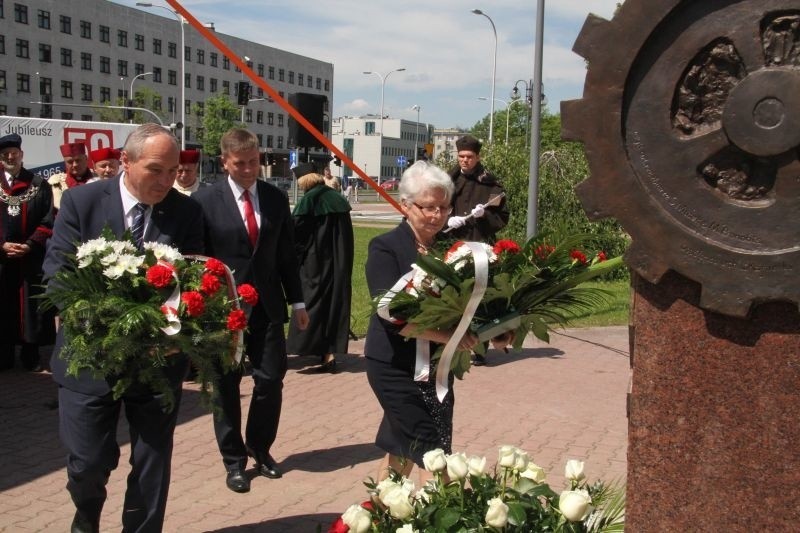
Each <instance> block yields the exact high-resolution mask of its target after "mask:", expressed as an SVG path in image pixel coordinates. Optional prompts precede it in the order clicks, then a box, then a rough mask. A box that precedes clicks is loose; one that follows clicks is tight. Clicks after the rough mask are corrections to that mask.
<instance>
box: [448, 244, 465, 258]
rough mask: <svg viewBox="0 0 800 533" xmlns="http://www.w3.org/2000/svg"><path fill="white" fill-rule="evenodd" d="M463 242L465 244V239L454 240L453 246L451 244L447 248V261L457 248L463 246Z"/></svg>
mask: <svg viewBox="0 0 800 533" xmlns="http://www.w3.org/2000/svg"><path fill="white" fill-rule="evenodd" d="M462 244H464V241H456V242H454V243H453V246H451V247H450V249H449V250H447V251H446V252H445V253H444V260H445V261H447V258H448V257H450V256H451V255H452V254H454V253H455V251H456V250H458V249H459V248H461V245H462Z"/></svg>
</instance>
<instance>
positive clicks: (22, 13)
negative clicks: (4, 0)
mask: <svg viewBox="0 0 800 533" xmlns="http://www.w3.org/2000/svg"><path fill="white" fill-rule="evenodd" d="M14 22H19V23H20V24H27V23H28V6H23V5H22V4H14Z"/></svg>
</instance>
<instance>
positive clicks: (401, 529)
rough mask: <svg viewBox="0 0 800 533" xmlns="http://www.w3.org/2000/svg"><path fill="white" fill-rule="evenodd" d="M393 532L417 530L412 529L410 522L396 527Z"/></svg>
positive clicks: (413, 532)
mask: <svg viewBox="0 0 800 533" xmlns="http://www.w3.org/2000/svg"><path fill="white" fill-rule="evenodd" d="M395 533H419V531H418V530H416V529H414V527H413V526H412V525H411V524H405V525H403V526H402V527H398V528H397V530H396V531H395Z"/></svg>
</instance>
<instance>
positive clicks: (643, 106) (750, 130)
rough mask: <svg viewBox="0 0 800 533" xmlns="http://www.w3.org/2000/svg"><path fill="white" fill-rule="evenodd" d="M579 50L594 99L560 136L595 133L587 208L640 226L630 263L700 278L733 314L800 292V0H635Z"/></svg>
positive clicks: (705, 302) (710, 296) (799, 296)
mask: <svg viewBox="0 0 800 533" xmlns="http://www.w3.org/2000/svg"><path fill="white" fill-rule="evenodd" d="M574 50H575V52H576V53H578V54H579V55H581V56H582V57H583V58H585V59H586V60H587V62H588V68H587V74H586V81H585V86H584V93H583V94H584V97H583V98H582V99H580V100H573V101H569V102H563V103H562V106H561V115H562V124H563V126H562V135H563V136H564V138H567V139H572V140H578V141H582V142H583V143H584V145H585V149H586V156H587V159H588V161H589V168H590V177H589V178H588V179H586V180H585V181H584V182H582V183H581V184H579V185H578V187H577V192H578V196H579V197H580V199H581V202H582V203H583V206H584V209H585V210H586V212H587V214H588V216H589V217H590V218H592V219H595V220H596V219H599V218H604V217H615V218H616V219H617V220H619V222H620V223H621V224H622V226H623V227H624V228H625V230H626V231H627V232H628V233H629V234H630V235H631V237H632V238H633V243H632V245H631V247H630V249H629V250H628V252H627V253H626V255H625V258H626V262H627V263H628V265H629V266H630V267H631V268H633V269H634V270H636V271H637V272H638V273H639V274H640V275H641V276H642V277H644V278H645V279H647V280H649V281H651V282H654V283H656V282H658V280H659V279H660V278H661V276H662V275H663V274H664V273H666V271H667V270H670V269H671V270H674V271H676V272H678V273H680V274H682V275H683V276H685V277H687V278H689V279H692V280H694V281H697V282H698V283H700V284H701V285H702V295H701V301H700V305H701V306H702V307H703V308H706V309H709V310H713V311H717V312H721V313H724V314H728V315H734V316H746V315H747V314H748V312H749V309H750V307H751V305H752V304H754V303H760V302H764V301H771V300H784V301H790V302H794V303H795V304H797V303H798V302H800V272H798V264H800V150H798V147H800V9H799V8H798V4H797V0H739V1H734V0H702V1H701V0H692V1H690V0H684V1H680V0H627V1H626V2H625V3H624V4H622V6H621V7H620V8H619V9H618V11H617V13H616V14H615V16H614V18H613V19H612V20H611V21H607V20H605V19H602V18H599V17H596V16H594V15H590V16H589V17H588V18H587V20H586V22H585V24H584V26H583V29H582V30H581V33H580V35H579V37H578V39H577V41H576V43H575V46H574Z"/></svg>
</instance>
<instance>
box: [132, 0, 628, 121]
mask: <svg viewBox="0 0 800 533" xmlns="http://www.w3.org/2000/svg"><path fill="white" fill-rule="evenodd" d="M619 1H620V0H550V2H545V24H544V37H543V39H544V46H543V68H542V82H543V86H544V87H543V89H544V94H545V96H546V99H547V100H546V101H547V108H548V110H550V111H551V112H558V111H559V103H560V102H561V101H562V100H571V99H575V98H580V97H581V94H582V91H583V80H584V76H585V72H586V71H585V65H584V61H583V58H581V57H579V56H578V55H577V54H575V53H573V52H572V45H573V44H574V42H575V39H576V38H577V36H578V33H579V32H580V29H581V27H582V26H583V22H584V20H585V19H586V17H587V15H588V14H589V13H590V12H591V13H594V14H596V15H599V16H601V17H603V18H606V19H610V18H611V17H612V15H613V13H614V9H615V8H616V5H617V3H618V2H619ZM116 3H119V4H123V5H127V6H135V4H136V0H117V1H116ZM153 3H158V2H157V0H156V1H155V2H153ZM165 5H167V4H165ZM182 5H183V6H184V7H185V8H186V9H187V10H188V11H189V12H190V13H192V15H193V16H194V17H195V18H197V19H198V20H200V21H202V22H205V23H207V22H213V23H214V26H215V28H216V30H217V32H218V33H223V34H228V35H234V36H236V37H240V38H242V39H247V40H250V41H254V42H257V43H260V44H264V45H268V46H272V47H275V48H280V49H282V50H286V51H289V52H293V53H296V54H300V55H304V56H308V57H312V58H315V59H319V60H322V61H326V62H330V63H332V64H333V66H334V80H333V116H334V117H340V116H343V115H347V116H360V115H364V114H367V113H375V114H378V113H379V112H380V107H381V106H380V99H381V80H380V79H379V77H378V76H376V75H365V74H363V72H364V71H374V72H379V73H381V74H383V75H385V74H386V73H388V72H390V71H392V70H395V69H398V68H405V69H406V70H405V71H404V72H394V73H392V74H391V75H389V76H388V77H387V78H386V83H385V96H384V114H385V115H388V116H391V117H393V118H405V119H408V120H416V118H417V111H416V110H414V109H413V106H415V105H418V106H419V107H420V110H419V120H420V122H424V123H430V124H432V125H433V126H434V127H436V128H455V127H461V128H467V129H468V128H471V127H472V126H473V125H474V124H475V123H476V122H478V121H479V120H481V119H482V118H483V117H485V116H487V115H488V114H489V111H490V102H489V101H488V98H489V97H490V95H491V87H492V63H493V53H494V43H495V40H494V35H493V33H492V25H491V24H490V22H489V20H488V19H487V18H486V17H484V16H481V15H476V14H474V13H472V12H471V11H472V10H473V9H480V10H481V11H483V12H484V13H485V14H486V15H488V16H489V17H491V19H492V21H493V22H494V25H495V27H496V30H497V65H496V76H495V79H496V85H495V110H496V111H499V110H502V109H504V108H505V105H506V104H505V103H504V102H500V101H497V99H500V100H505V101H506V102H510V93H511V90H512V88H513V87H514V85H515V83H516V82H517V80H525V81H526V82H527V81H528V80H531V79H532V78H533V62H534V47H535V32H536V5H537V2H536V1H534V0H491V1H490V0H436V1H430V0H424V1H423V0H405V1H404V2H396V1H390V0H293V1H291V2H287V1H286V0H234V1H233V2H220V1H219V0H184V1H183V2H182ZM157 11H161V10H157ZM162 13H163V12H162ZM518 87H519V89H520V91H523V92H524V84H523V83H520V84H519V85H518ZM479 97H484V98H487V100H486V101H481V100H478V98H479Z"/></svg>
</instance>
